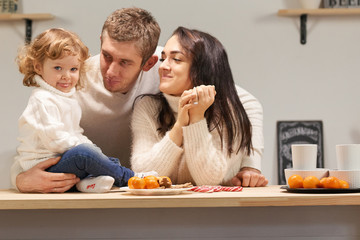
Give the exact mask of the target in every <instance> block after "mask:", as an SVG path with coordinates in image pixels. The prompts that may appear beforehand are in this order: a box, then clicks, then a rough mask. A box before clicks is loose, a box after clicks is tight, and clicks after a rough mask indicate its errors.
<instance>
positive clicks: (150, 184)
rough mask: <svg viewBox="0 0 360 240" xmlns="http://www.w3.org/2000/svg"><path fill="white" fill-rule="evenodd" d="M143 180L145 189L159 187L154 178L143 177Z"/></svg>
mask: <svg viewBox="0 0 360 240" xmlns="http://www.w3.org/2000/svg"><path fill="white" fill-rule="evenodd" d="M144 180H145V188H147V189H153V188H158V187H160V185H159V182H158V179H157V177H155V176H146V177H144Z"/></svg>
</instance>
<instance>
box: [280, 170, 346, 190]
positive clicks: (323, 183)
mask: <svg viewBox="0 0 360 240" xmlns="http://www.w3.org/2000/svg"><path fill="white" fill-rule="evenodd" d="M287 182H288V186H289V188H311V189H313V188H326V189H348V188H349V187H350V186H349V183H348V182H347V181H345V180H343V179H339V178H337V177H334V176H329V177H323V178H321V179H319V178H317V177H316V176H307V177H305V178H303V177H302V176H300V175H297V174H294V175H291V176H290V177H289V178H288V179H287Z"/></svg>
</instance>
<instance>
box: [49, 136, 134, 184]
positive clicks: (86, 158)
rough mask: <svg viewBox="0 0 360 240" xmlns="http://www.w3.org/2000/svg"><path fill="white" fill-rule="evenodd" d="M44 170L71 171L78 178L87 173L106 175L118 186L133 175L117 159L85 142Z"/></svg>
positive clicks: (85, 175) (87, 174) (95, 175)
mask: <svg viewBox="0 0 360 240" xmlns="http://www.w3.org/2000/svg"><path fill="white" fill-rule="evenodd" d="M46 171H48V172H55V173H73V174H75V175H76V176H77V177H78V178H80V179H83V178H85V177H87V176H89V175H91V176H93V177H97V176H100V175H107V176H111V177H113V178H114V179H115V183H114V184H115V185H116V186H118V187H121V186H126V185H127V182H128V180H129V178H131V177H133V176H134V172H133V171H132V170H130V169H128V168H126V167H123V166H121V165H120V161H119V159H117V158H112V157H107V156H106V155H105V154H103V153H102V152H101V150H100V148H98V147H97V146H95V145H92V144H87V143H84V144H80V145H78V146H76V147H73V148H71V149H70V150H68V151H66V152H65V153H64V154H63V155H62V156H61V159H60V161H59V162H58V163H57V164H56V165H54V166H51V167H49V168H48V169H47V170H46Z"/></svg>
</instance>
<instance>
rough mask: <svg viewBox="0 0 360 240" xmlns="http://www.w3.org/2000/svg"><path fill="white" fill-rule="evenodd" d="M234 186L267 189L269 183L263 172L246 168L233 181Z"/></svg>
mask: <svg viewBox="0 0 360 240" xmlns="http://www.w3.org/2000/svg"><path fill="white" fill-rule="evenodd" d="M231 183H232V184H233V185H234V186H243V187H265V186H266V185H267V184H268V183H269V181H268V180H267V179H266V178H265V176H264V175H262V174H261V172H260V171H259V170H257V169H254V168H249V167H244V168H241V169H240V171H239V172H238V173H237V174H236V176H235V177H233V178H232V179H231Z"/></svg>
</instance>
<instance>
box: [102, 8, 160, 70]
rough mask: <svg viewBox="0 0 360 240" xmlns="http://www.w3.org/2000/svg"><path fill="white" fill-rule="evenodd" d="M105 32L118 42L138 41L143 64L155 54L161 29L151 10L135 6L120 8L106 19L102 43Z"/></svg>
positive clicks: (136, 44) (137, 44)
mask: <svg viewBox="0 0 360 240" xmlns="http://www.w3.org/2000/svg"><path fill="white" fill-rule="evenodd" d="M105 32H106V33H107V34H108V36H109V37H110V38H111V39H114V40H116V41H118V42H136V43H135V46H136V47H137V48H138V50H139V53H140V55H141V56H142V58H143V59H142V66H143V65H144V64H145V62H146V61H147V60H148V59H149V58H150V57H151V56H152V55H153V54H154V52H155V50H156V47H157V44H158V41H159V37H160V32H161V30H160V26H159V24H158V23H157V21H156V20H155V18H154V17H153V16H152V15H151V13H150V12H148V11H146V10H144V9H141V8H135V7H134V8H122V9H118V10H116V11H115V12H113V13H112V14H111V15H110V16H109V17H108V18H107V19H106V21H105V23H104V26H103V29H102V31H101V44H102V41H103V35H104V33H105Z"/></svg>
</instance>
